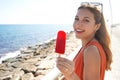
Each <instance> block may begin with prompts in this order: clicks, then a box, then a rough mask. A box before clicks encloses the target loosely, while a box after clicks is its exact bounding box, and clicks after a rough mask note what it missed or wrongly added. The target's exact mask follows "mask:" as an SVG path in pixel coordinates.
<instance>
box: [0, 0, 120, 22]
mask: <svg viewBox="0 0 120 80" xmlns="http://www.w3.org/2000/svg"><path fill="white" fill-rule="evenodd" d="M81 1H90V0H0V24H72V23H73V20H74V16H75V14H76V11H77V7H78V6H79V5H80V2H81ZM91 1H93V0H91ZM96 1H98V0H96ZM99 1H100V0H99ZM102 3H104V13H105V16H106V17H107V18H110V17H111V13H110V10H109V9H110V6H109V0H103V2H102ZM111 3H112V4H111V5H112V14H113V23H115V22H118V21H120V15H119V14H120V12H119V10H118V9H120V6H119V4H118V3H119V2H118V0H114V1H113V0H111Z"/></svg>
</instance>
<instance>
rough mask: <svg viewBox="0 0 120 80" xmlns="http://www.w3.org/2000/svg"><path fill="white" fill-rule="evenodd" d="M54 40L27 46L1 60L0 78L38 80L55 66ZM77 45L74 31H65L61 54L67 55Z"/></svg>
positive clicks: (78, 43)
mask: <svg viewBox="0 0 120 80" xmlns="http://www.w3.org/2000/svg"><path fill="white" fill-rule="evenodd" d="M55 42H56V40H55V39H52V40H51V41H49V42H46V43H44V44H40V45H39V44H38V45H35V46H28V47H27V48H24V49H23V50H21V54H19V55H18V56H16V57H13V58H9V59H6V60H4V61H2V62H3V63H2V64H0V79H15V80H31V79H33V80H40V79H41V78H42V77H43V76H45V75H46V74H47V73H48V72H50V71H51V70H52V69H53V68H54V66H55V62H56V56H57V53H55V50H54V49H55ZM75 43H77V44H75ZM79 45H80V40H78V39H76V38H75V35H74V32H73V31H71V32H70V33H67V39H66V51H65V55H63V56H68V55H69V54H70V53H72V52H73V51H74V50H75V48H77V47H78V46H79ZM28 76H29V77H28Z"/></svg>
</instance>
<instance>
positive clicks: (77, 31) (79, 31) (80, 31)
mask: <svg viewBox="0 0 120 80" xmlns="http://www.w3.org/2000/svg"><path fill="white" fill-rule="evenodd" d="M75 32H76V33H83V32H85V30H80V29H76V30H75Z"/></svg>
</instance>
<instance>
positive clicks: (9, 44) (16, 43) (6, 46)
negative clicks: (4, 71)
mask: <svg viewBox="0 0 120 80" xmlns="http://www.w3.org/2000/svg"><path fill="white" fill-rule="evenodd" d="M59 30H64V31H65V32H66V33H69V32H70V31H73V27H72V25H71V24H25V25H21V24H10V25H8V24H7V25H5V24H1V25H0V63H1V61H2V60H5V59H7V58H10V57H15V56H17V55H18V54H20V49H21V48H25V47H28V46H34V45H37V44H42V43H45V42H46V41H49V40H51V39H55V38H56V36H57V32H58V31H59Z"/></svg>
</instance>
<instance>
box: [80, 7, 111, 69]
mask: <svg viewBox="0 0 120 80" xmlns="http://www.w3.org/2000/svg"><path fill="white" fill-rule="evenodd" d="M79 9H87V10H89V11H90V12H92V13H93V14H94V19H95V24H101V25H100V28H99V30H98V31H97V32H96V34H95V38H96V39H97V40H98V41H99V43H100V44H101V45H102V47H103V49H104V51H105V54H106V61H107V65H106V70H111V67H110V65H111V63H112V52H111V49H110V43H111V41H110V36H109V34H108V31H107V29H106V25H105V20H104V16H103V13H101V12H100V11H99V10H97V8H95V7H94V8H93V7H90V6H84V5H82V6H80V7H79V8H78V10H79Z"/></svg>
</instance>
